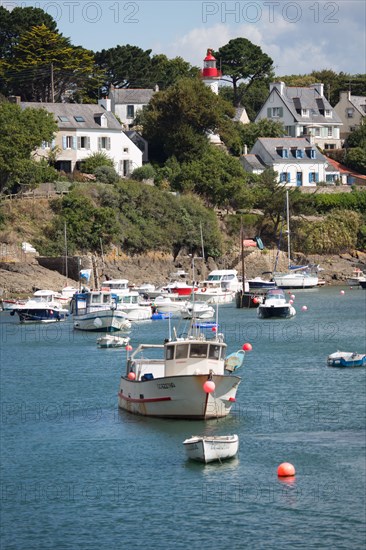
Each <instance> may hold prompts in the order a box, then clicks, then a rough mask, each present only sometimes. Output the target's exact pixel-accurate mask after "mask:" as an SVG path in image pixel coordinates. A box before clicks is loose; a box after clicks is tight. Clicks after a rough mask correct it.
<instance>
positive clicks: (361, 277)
mask: <svg viewBox="0 0 366 550" xmlns="http://www.w3.org/2000/svg"><path fill="white" fill-rule="evenodd" d="M346 280H347V284H348V285H349V286H360V285H361V282H363V283H366V275H365V273H364V272H363V271H361V269H359V268H357V267H356V268H355V269H354V270H353V273H352V276H351V277H348V278H347V279H346Z"/></svg>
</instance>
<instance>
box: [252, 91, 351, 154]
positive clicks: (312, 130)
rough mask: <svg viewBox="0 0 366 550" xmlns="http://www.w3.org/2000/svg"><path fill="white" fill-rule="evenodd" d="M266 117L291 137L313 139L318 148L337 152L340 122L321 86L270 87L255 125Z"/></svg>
mask: <svg viewBox="0 0 366 550" xmlns="http://www.w3.org/2000/svg"><path fill="white" fill-rule="evenodd" d="M263 118H268V119H271V120H276V121H279V122H282V124H283V125H284V127H285V130H286V134H287V135H288V136H290V137H301V136H312V137H313V138H314V140H315V143H316V145H318V147H320V148H321V149H338V148H340V147H341V145H342V142H341V139H340V128H341V126H342V121H341V119H340V118H339V116H338V115H337V113H336V112H335V110H334V109H333V107H332V106H331V105H330V103H329V102H328V100H327V99H326V98H325V96H324V85H323V84H321V83H318V84H311V85H310V86H309V87H307V88H305V87H291V86H286V85H285V83H284V82H273V83H272V84H270V92H269V96H268V97H267V99H266V101H265V103H264V105H263V106H262V108H261V109H260V111H259V113H258V114H257V116H256V119H255V122H258V121H259V120H262V119H263Z"/></svg>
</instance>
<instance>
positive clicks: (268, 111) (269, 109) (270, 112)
mask: <svg viewBox="0 0 366 550" xmlns="http://www.w3.org/2000/svg"><path fill="white" fill-rule="evenodd" d="M267 118H272V108H271V107H267Z"/></svg>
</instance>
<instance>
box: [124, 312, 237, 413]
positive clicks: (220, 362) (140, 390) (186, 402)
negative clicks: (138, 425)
mask: <svg viewBox="0 0 366 550" xmlns="http://www.w3.org/2000/svg"><path fill="white" fill-rule="evenodd" d="M173 333H174V336H173V337H170V338H169V339H167V340H165V341H164V343H163V344H140V345H139V346H138V347H137V348H136V350H135V351H133V353H132V354H131V355H130V356H129V357H128V358H127V364H126V372H125V374H123V375H122V376H121V379H120V385H119V393H118V405H119V407H120V408H121V409H124V410H126V411H129V412H131V413H133V414H139V415H144V416H153V417H161V418H180V419H183V418H186V419H199V420H207V419H210V418H220V417H224V416H227V415H228V414H229V413H230V411H231V408H232V406H233V404H234V403H235V399H236V392H237V389H238V386H239V384H240V382H241V378H240V377H239V376H236V375H234V374H231V373H230V371H226V366H225V359H226V349H227V345H226V343H225V342H224V336H223V334H221V333H218V332H217V331H215V332H211V333H210V334H211V336H212V335H213V336H212V337H211V338H210V339H208V338H206V335H205V334H204V333H203V332H202V331H201V330H200V328H199V326H198V324H195V323H193V322H191V323H190V329H189V331H188V334H186V335H185V336H178V335H177V334H176V330H173Z"/></svg>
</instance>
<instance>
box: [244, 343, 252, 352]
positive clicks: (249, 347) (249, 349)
mask: <svg viewBox="0 0 366 550" xmlns="http://www.w3.org/2000/svg"><path fill="white" fill-rule="evenodd" d="M242 349H243V350H244V351H252V349H253V348H252V344H249V342H247V343H246V344H244V345H243V347H242Z"/></svg>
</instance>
